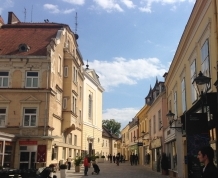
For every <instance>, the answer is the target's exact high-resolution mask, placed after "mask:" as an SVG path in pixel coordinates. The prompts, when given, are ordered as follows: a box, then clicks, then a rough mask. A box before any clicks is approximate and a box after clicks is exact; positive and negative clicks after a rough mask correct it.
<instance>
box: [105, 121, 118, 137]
mask: <svg viewBox="0 0 218 178" xmlns="http://www.w3.org/2000/svg"><path fill="white" fill-rule="evenodd" d="M102 124H103V126H105V127H106V128H107V129H108V130H109V131H110V133H111V134H114V135H116V136H119V134H120V127H121V124H120V123H119V122H116V121H115V120H114V119H110V120H102Z"/></svg>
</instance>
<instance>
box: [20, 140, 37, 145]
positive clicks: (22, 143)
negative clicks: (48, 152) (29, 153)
mask: <svg viewBox="0 0 218 178" xmlns="http://www.w3.org/2000/svg"><path fill="white" fill-rule="evenodd" d="M19 145H37V141H33V140H21V141H19Z"/></svg>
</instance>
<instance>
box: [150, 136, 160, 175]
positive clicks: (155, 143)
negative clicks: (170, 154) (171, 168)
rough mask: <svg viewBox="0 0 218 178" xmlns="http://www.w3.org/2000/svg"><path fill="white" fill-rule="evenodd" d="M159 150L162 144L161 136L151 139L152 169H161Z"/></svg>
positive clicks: (158, 170)
mask: <svg viewBox="0 0 218 178" xmlns="http://www.w3.org/2000/svg"><path fill="white" fill-rule="evenodd" d="M161 152H162V144H161V138H156V139H154V140H151V154H152V170H154V171H157V172H160V171H161V165H160V161H161Z"/></svg>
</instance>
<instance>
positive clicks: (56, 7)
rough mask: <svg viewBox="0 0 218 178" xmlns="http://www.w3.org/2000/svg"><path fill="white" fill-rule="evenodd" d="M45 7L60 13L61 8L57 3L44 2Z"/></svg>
mask: <svg viewBox="0 0 218 178" xmlns="http://www.w3.org/2000/svg"><path fill="white" fill-rule="evenodd" d="M43 7H44V9H46V10H49V11H50V13H54V14H57V13H60V10H59V9H58V6H57V5H53V4H44V6H43Z"/></svg>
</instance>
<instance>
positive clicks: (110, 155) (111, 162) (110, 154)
mask: <svg viewBox="0 0 218 178" xmlns="http://www.w3.org/2000/svg"><path fill="white" fill-rule="evenodd" d="M110 163H112V155H111V154H110Z"/></svg>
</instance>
